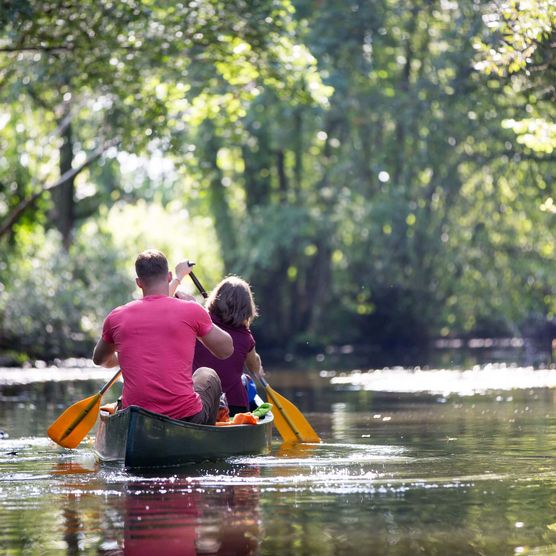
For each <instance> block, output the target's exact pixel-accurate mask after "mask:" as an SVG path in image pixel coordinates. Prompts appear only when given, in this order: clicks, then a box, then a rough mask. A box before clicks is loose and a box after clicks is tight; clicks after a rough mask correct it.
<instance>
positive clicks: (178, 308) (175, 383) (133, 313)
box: [102, 295, 212, 419]
mask: <svg viewBox="0 0 556 556" xmlns="http://www.w3.org/2000/svg"><path fill="white" fill-rule="evenodd" d="M211 328H212V321H211V319H210V316H209V314H208V312H207V311H206V310H205V309H204V308H203V307H202V306H201V305H199V304H198V303H195V302H193V301H184V300H181V299H176V298H173V297H168V296H165V295H149V296H147V297H144V298H143V299H139V300H137V301H131V302H130V303H127V304H126V305H122V306H120V307H116V308H115V309H114V310H113V311H112V312H111V313H110V314H109V315H108V316H107V317H106V320H105V321H104V327H103V330H102V339H103V340H104V341H105V342H107V343H110V344H114V345H115V346H116V351H117V352H118V358H119V361H120V366H121V368H122V374H123V377H124V389H123V396H122V404H123V406H124V407H128V406H130V405H138V406H141V407H143V408H145V409H149V410H151V411H155V412H157V413H162V414H163V415H168V416H169V417H174V418H175V419H183V418H185V417H189V416H191V415H195V414H196V413H199V411H201V409H202V403H201V399H200V398H199V395H198V394H197V393H196V392H195V391H194V390H193V379H192V363H193V355H194V353H195V341H196V339H197V337H202V336H205V335H206V334H208V333H209V332H210V330H211Z"/></svg>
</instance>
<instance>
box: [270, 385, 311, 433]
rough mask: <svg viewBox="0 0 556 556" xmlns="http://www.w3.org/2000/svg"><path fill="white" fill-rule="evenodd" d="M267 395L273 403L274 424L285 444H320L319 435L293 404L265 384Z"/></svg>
mask: <svg viewBox="0 0 556 556" xmlns="http://www.w3.org/2000/svg"><path fill="white" fill-rule="evenodd" d="M264 387H265V390H266V394H267V396H268V398H269V399H270V401H271V402H272V403H273V405H274V407H273V411H272V413H273V414H274V424H275V426H276V429H277V430H278V433H279V434H280V436H281V437H282V439H283V440H284V442H320V437H319V435H318V434H317V433H316V432H315V431H314V429H313V427H312V426H311V425H310V424H309V421H307V419H305V416H304V415H303V413H301V411H299V409H297V407H295V405H293V403H291V402H290V401H289V400H288V399H286V398H284V396H281V395H280V394H278V392H276V390H273V389H272V388H271V386H270V385H269V384H268V383H265V384H264Z"/></svg>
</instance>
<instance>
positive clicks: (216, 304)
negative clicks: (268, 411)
mask: <svg viewBox="0 0 556 556" xmlns="http://www.w3.org/2000/svg"><path fill="white" fill-rule="evenodd" d="M206 309H207V310H208V312H209V314H210V317H211V319H212V321H213V322H214V323H215V324H216V325H217V326H219V327H220V328H222V329H223V330H225V331H226V332H227V333H228V334H229V335H230V336H231V337H232V340H233V343H234V353H233V354H232V355H231V356H230V357H228V358H227V359H217V358H216V357H214V355H212V353H211V352H210V351H209V350H208V349H206V348H205V347H204V346H203V344H201V342H197V345H196V347H195V358H194V360H193V370H194V371H195V369H198V368H199V367H209V368H211V369H214V370H215V371H216V372H217V373H218V376H219V377H220V381H221V382H222V391H223V392H224V393H225V394H226V398H227V400H228V406H229V410H230V416H233V415H235V414H236V413H244V412H247V411H249V400H248V396H247V391H246V388H245V386H244V384H243V382H242V378H241V377H242V374H243V371H244V369H245V368H246V369H247V370H248V371H249V372H250V373H251V374H253V375H255V377H257V376H264V371H263V368H262V364H261V358H260V356H259V354H258V353H257V351H256V349H255V339H254V338H253V334H252V333H251V330H250V328H249V327H250V326H251V323H252V322H253V320H254V319H255V318H256V317H257V307H256V306H255V301H254V299H253V294H252V292H251V287H250V286H249V284H248V283H247V282H246V281H245V280H242V279H241V278H239V277H237V276H228V277H227V278H224V280H222V281H221V282H220V283H219V284H218V285H217V286H216V288H214V290H213V291H212V292H211V293H210V295H209V297H208V299H207V302H206Z"/></svg>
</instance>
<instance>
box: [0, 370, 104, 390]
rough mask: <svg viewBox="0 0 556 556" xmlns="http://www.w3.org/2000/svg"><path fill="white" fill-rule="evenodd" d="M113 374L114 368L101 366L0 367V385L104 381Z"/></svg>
mask: <svg viewBox="0 0 556 556" xmlns="http://www.w3.org/2000/svg"><path fill="white" fill-rule="evenodd" d="M112 376H114V369H104V368H101V367H93V366H90V367H89V366H84V367H54V366H51V367H47V366H44V367H43V368H34V367H30V368H11V367H0V386H12V385H16V384H32V383H35V382H60V381H72V382H74V381H79V380H98V381H103V382H106V381H107V380H108V379H110V378H111V377H112Z"/></svg>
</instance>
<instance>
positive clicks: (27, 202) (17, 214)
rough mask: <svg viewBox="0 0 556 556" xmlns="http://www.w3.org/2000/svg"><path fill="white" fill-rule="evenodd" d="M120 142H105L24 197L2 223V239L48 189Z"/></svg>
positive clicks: (0, 232) (0, 228)
mask: <svg viewBox="0 0 556 556" xmlns="http://www.w3.org/2000/svg"><path fill="white" fill-rule="evenodd" d="M118 143H119V140H116V139H114V140H112V141H108V142H106V143H103V144H102V145H100V146H99V147H97V148H96V149H95V150H94V151H92V152H91V153H90V154H89V156H88V157H87V159H86V160H85V161H84V162H83V163H82V164H80V165H79V166H78V167H77V168H72V169H71V170H68V171H67V172H64V174H62V176H60V178H59V179H58V180H57V181H55V182H54V183H50V184H46V185H44V186H43V187H42V188H41V189H39V190H38V191H36V192H35V193H33V194H32V195H31V196H30V197H27V198H26V199H23V200H22V201H21V202H20V203H19V204H18V205H17V206H16V207H15V209H14V210H13V211H12V212H11V213H10V214H9V215H8V216H7V217H6V219H5V220H4V222H3V223H2V225H0V239H1V238H2V237H4V236H5V235H7V234H8V233H9V232H10V231H11V230H12V228H13V227H14V225H15V223H16V222H17V221H18V220H19V219H20V218H21V216H22V215H23V213H24V212H25V210H27V209H28V208H29V207H30V206H32V205H33V203H35V201H36V200H37V199H38V198H39V197H40V196H41V195H43V194H44V193H46V192H47V191H52V190H53V189H56V188H57V187H60V186H61V185H62V184H64V183H65V182H67V181H68V180H70V179H72V178H74V177H75V176H77V175H78V174H80V173H81V172H82V171H83V170H84V169H85V168H87V167H89V166H90V165H91V164H93V162H95V161H96V160H97V159H98V158H100V157H101V156H102V155H103V154H104V153H105V152H106V151H107V150H108V149H109V148H111V147H114V146H116V145H117V144H118Z"/></svg>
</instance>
